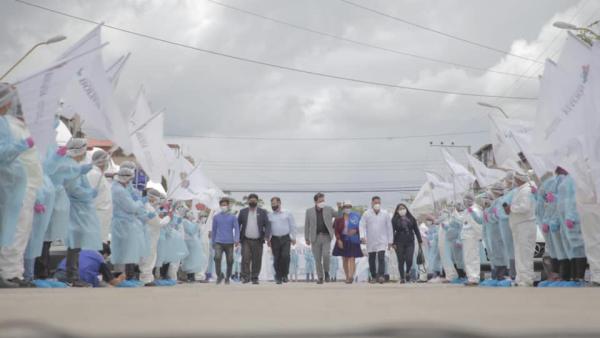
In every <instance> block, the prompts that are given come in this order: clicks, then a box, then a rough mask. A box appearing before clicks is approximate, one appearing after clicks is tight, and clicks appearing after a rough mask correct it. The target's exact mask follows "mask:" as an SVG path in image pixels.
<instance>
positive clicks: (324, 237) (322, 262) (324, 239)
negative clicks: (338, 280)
mask: <svg viewBox="0 0 600 338" xmlns="http://www.w3.org/2000/svg"><path fill="white" fill-rule="evenodd" d="M311 246H312V252H313V256H315V265H316V267H317V277H319V279H322V278H324V275H325V274H327V275H329V260H330V259H331V236H329V235H328V234H317V239H316V240H315V242H314V243H311ZM323 267H325V269H323ZM323 270H325V273H323Z"/></svg>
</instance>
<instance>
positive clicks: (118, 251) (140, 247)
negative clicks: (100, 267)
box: [110, 181, 147, 264]
mask: <svg viewBox="0 0 600 338" xmlns="http://www.w3.org/2000/svg"><path fill="white" fill-rule="evenodd" d="M111 191H112V202H113V219H112V223H111V242H110V249H111V261H112V263H114V264H137V263H139V262H140V259H141V258H142V257H144V256H145V255H144V253H145V251H146V246H147V245H146V238H145V234H144V229H143V225H142V222H141V221H140V219H139V217H138V215H142V214H147V212H146V209H145V207H144V205H143V204H142V203H141V202H136V201H134V200H133V198H132V196H131V193H130V192H129V191H128V190H127V188H125V187H124V186H123V185H122V184H121V183H119V182H116V181H115V182H113V184H112V187H111Z"/></svg>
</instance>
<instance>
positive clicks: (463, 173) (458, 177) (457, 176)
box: [442, 149, 476, 197]
mask: <svg viewBox="0 0 600 338" xmlns="http://www.w3.org/2000/svg"><path fill="white" fill-rule="evenodd" d="M442 155H443V156H444V161H445V162H446V164H447V165H448V167H449V168H450V171H451V172H452V180H453V181H454V190H455V192H456V193H457V194H462V193H463V192H465V191H468V190H469V189H470V188H471V183H473V182H474V181H475V179H476V178H475V176H473V174H472V173H471V172H470V171H469V170H468V169H467V168H465V167H464V166H463V165H462V164H460V163H459V162H458V161H457V160H456V159H455V158H454V157H452V155H450V153H449V152H448V150H446V149H442ZM455 197H458V196H455Z"/></svg>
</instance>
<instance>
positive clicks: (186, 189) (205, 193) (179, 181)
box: [167, 156, 224, 201]
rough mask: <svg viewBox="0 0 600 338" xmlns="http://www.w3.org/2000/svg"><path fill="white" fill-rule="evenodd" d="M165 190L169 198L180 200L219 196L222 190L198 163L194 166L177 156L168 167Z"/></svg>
mask: <svg viewBox="0 0 600 338" xmlns="http://www.w3.org/2000/svg"><path fill="white" fill-rule="evenodd" d="M167 183H168V186H167V188H168V189H167V190H168V192H169V194H168V196H169V198H173V199H178V200H182V201H188V200H199V201H206V200H208V199H210V200H212V199H213V198H219V197H221V196H223V195H224V194H223V192H222V191H221V189H219V187H217V185H216V184H214V183H213V182H212V181H211V180H210V179H209V178H208V177H207V176H206V175H205V174H204V172H203V170H202V168H201V167H200V165H197V166H196V167H194V166H192V164H191V163H190V162H189V161H188V160H186V159H185V158H184V157H183V156H179V158H178V159H177V161H176V162H175V163H174V165H173V166H172V167H171V169H170V174H169V179H168V182H167Z"/></svg>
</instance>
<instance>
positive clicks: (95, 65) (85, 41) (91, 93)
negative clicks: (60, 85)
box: [61, 25, 131, 153]
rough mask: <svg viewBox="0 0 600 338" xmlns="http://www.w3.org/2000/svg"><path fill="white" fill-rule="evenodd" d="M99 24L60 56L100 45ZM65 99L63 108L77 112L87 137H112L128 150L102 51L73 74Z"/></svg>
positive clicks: (114, 141) (129, 143)
mask: <svg viewBox="0 0 600 338" xmlns="http://www.w3.org/2000/svg"><path fill="white" fill-rule="evenodd" d="M101 27H102V25H98V26H97V27H96V28H94V29H93V30H92V31H91V32H90V33H88V34H87V35H86V36H85V37H83V38H82V39H81V40H80V41H79V42H78V43H76V44H75V45H74V46H73V47H71V48H70V49H69V50H68V51H67V52H66V53H64V54H63V55H62V56H61V59H63V58H65V57H69V56H70V55H72V54H74V53H78V51H80V50H89V49H90V48H93V46H99V45H100V43H101V39H100V29H101ZM64 103H65V106H66V107H67V108H66V109H65V111H67V112H69V111H70V112H72V113H78V114H79V116H80V117H81V120H82V130H83V131H84V132H85V133H86V135H87V136H88V137H91V138H97V139H108V140H111V141H112V142H113V143H115V144H116V145H118V146H120V147H121V149H123V151H124V152H125V153H131V140H130V136H129V132H128V131H127V121H126V120H124V119H123V116H122V115H121V112H120V110H119V108H118V106H117V104H116V102H115V99H114V95H113V87H112V85H111V83H110V81H109V79H108V76H107V74H106V70H105V68H104V63H103V61H102V54H100V53H97V54H96V55H94V57H93V59H92V60H91V62H90V63H88V64H86V65H82V66H81V67H80V68H79V69H78V71H77V73H76V78H75V79H73V81H72V82H71V83H70V84H69V86H68V88H67V91H66V93H65V96H64ZM69 115H71V114H69Z"/></svg>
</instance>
